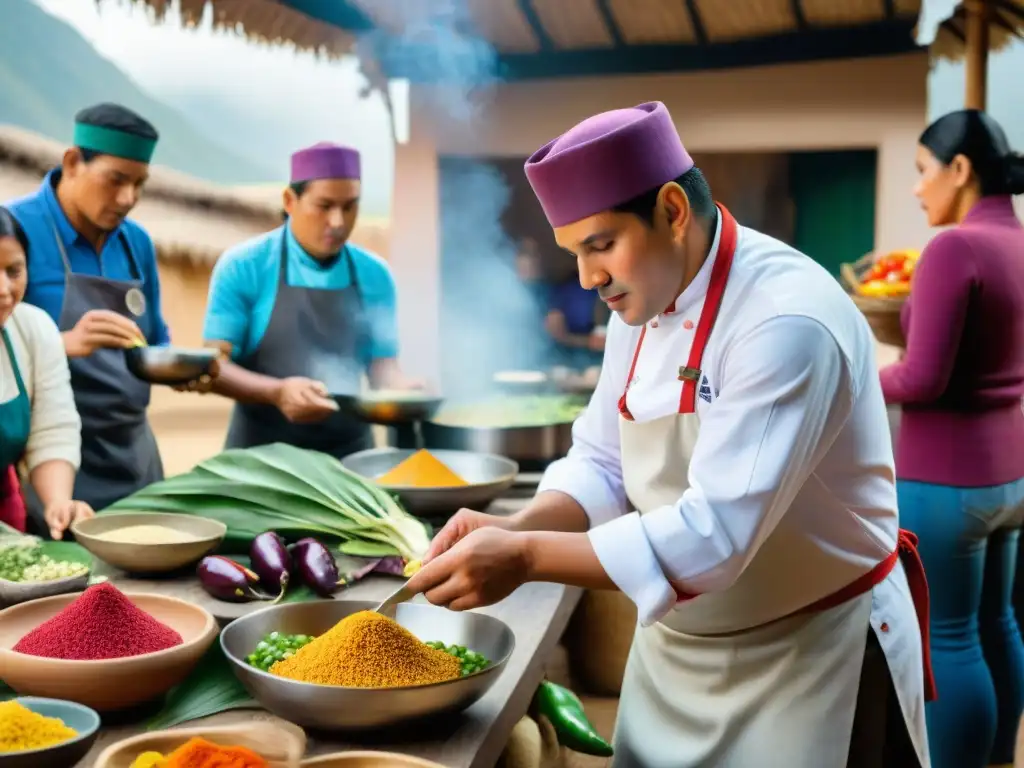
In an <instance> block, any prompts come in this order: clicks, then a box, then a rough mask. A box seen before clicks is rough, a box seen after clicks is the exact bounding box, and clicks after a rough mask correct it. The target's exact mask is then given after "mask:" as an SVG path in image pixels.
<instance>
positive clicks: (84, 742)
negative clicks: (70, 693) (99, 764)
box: [0, 696, 100, 768]
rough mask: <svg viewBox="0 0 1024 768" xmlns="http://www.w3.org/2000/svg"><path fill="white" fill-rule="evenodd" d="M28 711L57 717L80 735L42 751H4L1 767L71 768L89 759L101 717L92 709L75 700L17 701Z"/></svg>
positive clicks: (30, 699) (0, 758)
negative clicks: (84, 758)
mask: <svg viewBox="0 0 1024 768" xmlns="http://www.w3.org/2000/svg"><path fill="white" fill-rule="evenodd" d="M15 701H17V702H19V703H20V704H21V705H22V706H24V707H25V708H26V709H30V710H32V711H33V712H35V713H36V714H39V715H43V716H44V717H56V718H58V719H59V720H62V721H63V722H64V724H65V725H66V726H68V727H69V728H71V729H72V730H74V731H75V732H76V733H77V734H78V735H77V736H75V737H74V738H73V739H70V740H69V741H64V742H61V743H60V744H54V745H53V746H51V747H43V748H42V749H26V750H23V751H21V752H0V768H67V767H68V766H69V765H75V764H76V763H77V762H78V761H79V760H81V759H82V758H83V757H85V756H86V755H87V754H88V752H89V749H90V748H91V747H92V744H93V742H94V741H96V735H97V734H98V733H99V729H100V716H99V715H98V714H96V712H95V711H94V710H92V709H89V707H85V706H82V705H81V704H76V703H75V702H73V701H61V700H59V699H40V698H36V697H33V696H24V697H22V698H19V699H15Z"/></svg>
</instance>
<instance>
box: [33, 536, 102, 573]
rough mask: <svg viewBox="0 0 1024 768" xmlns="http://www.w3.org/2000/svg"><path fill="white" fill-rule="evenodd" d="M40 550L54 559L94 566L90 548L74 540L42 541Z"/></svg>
mask: <svg viewBox="0 0 1024 768" xmlns="http://www.w3.org/2000/svg"><path fill="white" fill-rule="evenodd" d="M39 550H40V551H41V552H42V553H43V554H44V555H47V556H48V557H51V558H53V559H54V560H63V561H65V562H68V563H81V564H82V565H85V566H88V567H89V568H92V555H91V554H90V553H89V550H87V549H86V548H85V547H83V546H82V545H81V544H78V543H76V542H74V541H41V542H39Z"/></svg>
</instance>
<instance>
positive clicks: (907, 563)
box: [897, 528, 939, 701]
mask: <svg viewBox="0 0 1024 768" xmlns="http://www.w3.org/2000/svg"><path fill="white" fill-rule="evenodd" d="M897 549H898V551H899V556H900V562H901V563H903V570H904V571H905V572H906V574H907V585H908V586H909V587H910V597H911V599H912V600H913V601H914V610H915V611H916V612H917V623H918V624H919V625H920V626H921V658H922V660H923V662H924V699H925V701H935V699H937V698H938V697H939V692H938V688H937V687H936V685H935V671H934V670H933V669H932V649H931V625H930V624H929V621H930V619H931V610H930V602H931V600H930V598H929V595H928V578H927V576H926V575H925V572H924V563H923V562H921V554H920V552H918V550H917V534H916V533H914V532H912V531H908V530H906V529H905V528H900V532H899V544H898V545H897Z"/></svg>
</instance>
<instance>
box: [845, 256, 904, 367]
mask: <svg viewBox="0 0 1024 768" xmlns="http://www.w3.org/2000/svg"><path fill="white" fill-rule="evenodd" d="M874 263H875V254H873V253H869V254H867V255H866V256H863V257H861V258H860V259H858V260H857V261H855V262H854V263H853V264H843V265H842V266H840V267H839V274H840V276H841V277H842V279H843V282H844V283H845V284H846V287H847V289H848V290H849V292H850V298H851V299H853V303H854V304H856V305H857V309H859V310H860V311H861V313H862V314H863V315H864V317H865V318H867V321H868V325H869V326H871V331H872V332H873V333H874V334H875V338H876V339H878V341H879V342H880V343H882V344H890V345H892V346H894V347H906V346H907V340H906V338H904V336H903V326H902V325H901V324H900V310H902V309H903V304H904V303H905V302H906V300H907V297H906V296H898V297H882V296H862V295H860V294H859V293H857V289H858V288H859V287H860V284H861V282H862V280H861V278H862V277H863V276H864V274H865V273H866V272H867V271H868V270H869V269H871V266H872V265H873V264H874Z"/></svg>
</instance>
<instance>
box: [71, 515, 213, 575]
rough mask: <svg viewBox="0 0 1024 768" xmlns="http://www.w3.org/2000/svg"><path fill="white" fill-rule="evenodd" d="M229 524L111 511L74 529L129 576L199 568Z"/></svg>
mask: <svg viewBox="0 0 1024 768" xmlns="http://www.w3.org/2000/svg"><path fill="white" fill-rule="evenodd" d="M227 530H228V529H227V526H226V525H224V523H222V522H220V521H218V520H208V519H207V518H204V517H199V516H197V515H176V514H172V513H169V512H116V513H115V512H111V513H101V514H99V515H96V517H93V518H90V519H88V520H78V521H76V522H75V523H73V524H72V526H71V531H72V533H74V535H75V540H76V541H77V542H78V543H79V544H81V545H82V546H83V547H85V548H86V549H88V550H89V551H90V552H91V553H92V554H93V555H95V556H96V557H98V558H100V559H101V560H105V561H106V562H108V563H110V564H111V565H113V566H114V567H116V568H120V569H121V570H122V571H127V572H128V573H138V574H156V573H168V572H171V571H177V570H180V569H182V568H186V567H189V566H192V565H195V564H196V563H197V562H199V561H200V560H201V559H202V558H203V557H205V556H206V555H208V554H210V552H213V551H214V550H215V549H216V548H217V547H218V546H220V543H221V541H223V540H224V536H225V535H226V534H227Z"/></svg>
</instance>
